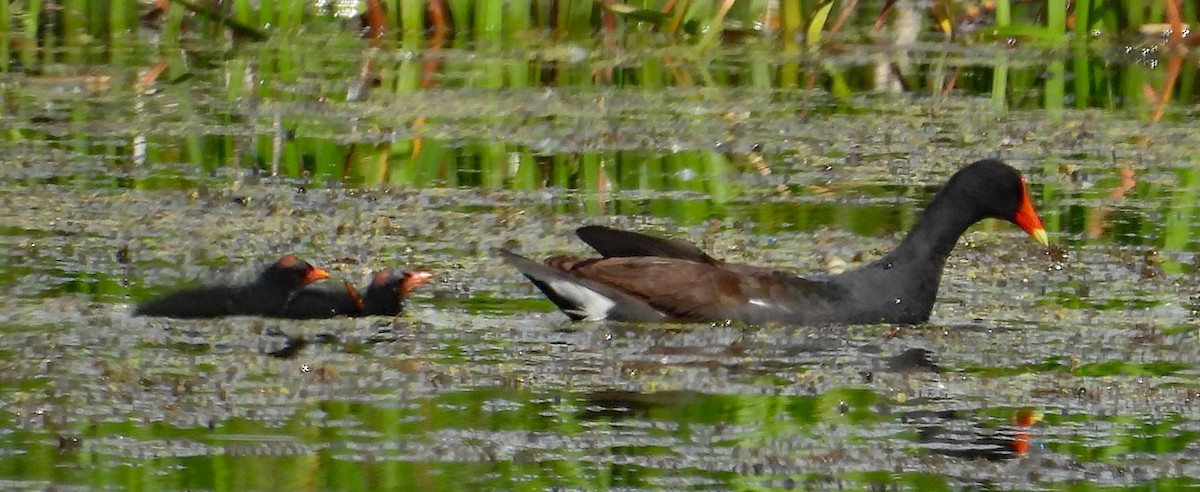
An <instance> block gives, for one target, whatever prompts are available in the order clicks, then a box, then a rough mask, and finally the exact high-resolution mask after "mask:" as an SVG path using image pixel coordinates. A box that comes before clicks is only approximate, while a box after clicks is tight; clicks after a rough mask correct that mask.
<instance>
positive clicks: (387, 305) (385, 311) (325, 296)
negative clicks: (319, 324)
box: [279, 268, 433, 319]
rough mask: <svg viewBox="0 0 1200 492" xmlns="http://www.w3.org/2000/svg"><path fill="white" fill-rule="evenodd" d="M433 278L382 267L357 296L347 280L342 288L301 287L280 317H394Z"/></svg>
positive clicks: (356, 292) (414, 272) (422, 273)
mask: <svg viewBox="0 0 1200 492" xmlns="http://www.w3.org/2000/svg"><path fill="white" fill-rule="evenodd" d="M431 278H433V274H431V273H429V272H424V271H419V270H418V271H411V272H400V273H396V272H395V271H394V270H392V269H391V268H384V269H383V270H380V271H378V272H375V275H374V276H373V277H372V279H371V284H370V285H368V286H367V290H366V294H365V295H360V294H359V291H358V289H356V288H354V285H353V284H351V283H350V282H346V283H345V288H344V289H337V290H327V289H316V288H308V289H301V290H300V291H298V292H296V293H295V295H293V296H292V299H291V301H290V302H288V305H287V308H286V309H284V310H283V312H282V313H280V315H279V317H281V318H292V319H321V318H333V317H335V316H350V317H358V316H396V315H398V314H400V313H401V312H402V311H403V310H404V298H405V297H408V295H409V294H410V293H412V291H414V290H416V288H417V287H420V286H421V284H424V283H425V282H428V281H429V279H431Z"/></svg>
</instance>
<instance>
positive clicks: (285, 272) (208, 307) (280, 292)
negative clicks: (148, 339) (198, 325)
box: [133, 254, 329, 318]
mask: <svg viewBox="0 0 1200 492" xmlns="http://www.w3.org/2000/svg"><path fill="white" fill-rule="evenodd" d="M328 276H329V273H328V272H326V271H325V270H323V269H320V268H317V267H315V266H312V265H310V264H308V262H306V261H304V260H301V259H300V258H298V257H296V255H291V254H289V255H284V256H283V257H282V258H279V260H277V261H276V262H275V263H274V264H272V265H271V266H269V267H267V269H266V270H264V271H263V272H262V273H261V274H259V276H258V278H257V279H255V280H254V281H253V282H251V283H249V284H245V285H214V286H206V287H198V288H195V289H185V290H181V291H177V292H172V293H170V294H167V295H165V296H163V297H160V298H158V299H154V300H151V301H147V302H144V303H142V304H139V305H138V306H137V308H136V309H135V310H134V311H133V315H134V316H166V317H171V318H215V317H219V316H237V315H247V316H279V315H280V313H282V312H283V311H284V309H285V308H286V307H287V305H288V302H289V301H290V300H291V298H292V296H293V295H294V294H295V293H296V291H298V290H300V288H301V287H304V286H305V285H308V284H311V283H313V282H316V281H318V280H321V279H323V278H326V277H328Z"/></svg>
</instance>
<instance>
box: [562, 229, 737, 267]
mask: <svg viewBox="0 0 1200 492" xmlns="http://www.w3.org/2000/svg"><path fill="white" fill-rule="evenodd" d="M575 235H576V236H579V239H582V240H583V242H585V243H587V244H588V246H591V247H592V249H595V250H596V251H597V252H599V253H600V254H602V255H604V256H605V257H618V256H621V257H633V256H657V257H664V258H679V259H682V260H691V261H694V262H697V263H707V264H709V265H719V264H721V261H720V260H718V259H716V258H713V257H711V256H708V255H707V254H705V253H704V252H703V251H701V250H700V248H697V247H696V245H694V244H692V243H689V242H687V241H683V240H680V239H665V238H661V237H655V236H647V235H645V234H640V233H637V232H630V231H622V230H620V229H613V228H611V227H604V226H585V227H580V228H579V229H576V230H575Z"/></svg>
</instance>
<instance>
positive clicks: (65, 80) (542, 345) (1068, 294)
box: [0, 38, 1200, 490]
mask: <svg viewBox="0 0 1200 492" xmlns="http://www.w3.org/2000/svg"><path fill="white" fill-rule="evenodd" d="M273 43H274V44H268V45H267V46H260V47H254V46H250V47H242V48H240V49H239V50H237V51H236V52H232V53H231V52H230V51H228V50H221V49H213V48H212V47H206V46H186V47H185V51H184V55H182V56H181V55H179V54H178V53H173V54H169V55H162V54H161V53H159V52H157V51H156V50H154V49H152V48H147V47H140V48H139V47H133V48H131V49H130V50H129V51H128V52H121V53H116V54H111V53H110V54H107V55H105V56H106V57H112V59H105V60H104V61H103V62H102V61H99V60H96V59H93V58H92V57H91V55H89V54H87V53H83V54H80V55H78V56H76V57H69V56H66V57H64V61H63V63H62V64H60V65H53V66H47V67H44V68H43V69H42V70H40V71H38V72H36V73H35V72H22V71H20V70H17V71H13V72H9V73H4V74H0V89H2V90H3V92H4V95H3V101H4V105H5V106H6V107H7V109H6V113H5V116H4V117H3V121H4V127H5V130H4V132H5V135H4V137H3V139H2V140H0V141H2V142H3V144H2V145H3V151H2V152H0V161H2V162H0V241H3V247H0V263H2V264H3V269H2V270H0V279H2V280H3V282H0V401H2V402H3V408H4V411H3V412H0V485H2V486H3V487H6V488H8V487H11V488H19V489H41V488H51V487H52V488H57V489H74V488H99V489H146V490H181V489H189V490H195V489H210V490H251V489H276V490H305V489H308V490H324V489H360V490H435V489H448V490H454V489H501V490H513V489H526V490H544V489H551V488H563V489H606V488H612V489H626V490H629V489H679V488H691V489H768V488H779V489H801V490H810V489H847V488H848V489H860V488H869V489H926V488H961V487H965V488H997V489H1059V488H1084V489H1090V488H1108V487H1121V486H1141V487H1146V488H1154V489H1173V488H1191V487H1196V486H1200V483H1198V482H1197V479H1196V478H1195V477H1200V337H1198V335H1200V332H1198V328H1200V326H1198V324H1197V320H1198V315H1197V310H1198V309H1200V306H1198V304H1200V298H1197V292H1198V285H1197V284H1198V283H1200V280H1198V278H1197V269H1198V268H1200V256H1197V252H1198V251H1200V242H1198V239H1197V238H1198V237H1200V225H1196V224H1197V219H1200V213H1198V211H1197V210H1198V207H1197V206H1198V203H1200V202H1198V200H1200V199H1198V192H1200V167H1198V162H1200V161H1198V158H1197V153H1196V149H1197V148H1198V147H1197V144H1196V142H1200V128H1198V127H1197V126H1196V124H1195V115H1196V114H1197V109H1196V106H1195V105H1194V102H1193V101H1192V99H1191V97H1192V96H1191V92H1192V91H1194V88H1192V86H1191V82H1184V87H1183V88H1182V89H1180V90H1179V91H1178V92H1177V93H1176V99H1175V100H1173V101H1171V102H1170V104H1166V105H1165V110H1164V113H1163V114H1160V115H1157V116H1156V117H1153V118H1152V117H1151V113H1154V112H1155V111H1157V110H1158V109H1160V107H1159V106H1156V105H1155V104H1153V103H1152V102H1146V101H1145V100H1141V99H1138V98H1139V97H1141V95H1142V94H1146V93H1148V92H1154V89H1156V88H1157V89H1159V93H1160V94H1161V87H1160V86H1158V85H1156V84H1159V83H1161V81H1162V79H1163V77H1164V76H1163V71H1164V70H1165V68H1164V66H1165V65H1166V64H1164V63H1158V61H1159V59H1157V58H1154V57H1153V56H1151V57H1149V58H1128V57H1126V56H1124V54H1123V52H1112V53H1106V52H1101V53H1086V54H1083V55H1080V54H1078V53H1076V54H1074V55H1072V56H1075V57H1077V58H1065V57H1064V55H1062V54H1060V53H1053V52H1041V51H1038V50H1036V49H1031V48H1010V47H1003V46H985V47H978V48H967V49H964V48H962V47H961V46H943V45H934V44H929V45H926V44H921V45H915V46H912V47H908V48H904V49H885V48H879V47H873V48H854V49H851V50H849V51H848V52H844V53H840V54H836V55H830V56H828V57H821V58H815V57H812V56H810V55H808V54H806V53H804V52H788V51H787V50H776V49H775V48H774V47H773V46H769V45H768V43H756V42H753V41H751V42H748V43H746V44H744V45H737V46H734V47H724V48H721V49H720V50H718V51H717V52H716V53H708V54H702V55H696V54H694V53H686V52H681V49H680V48H675V47H671V46H669V45H666V46H662V47H660V48H654V49H648V50H632V49H631V50H624V49H621V48H611V47H609V48H605V47H603V46H600V45H598V44H597V45H591V44H588V43H570V42H561V41H550V40H547V41H546V42H545V43H544V44H536V46H537V48H536V49H535V48H528V49H519V48H518V49H513V50H505V51H502V50H476V49H472V48H470V47H463V48H445V49H438V50H436V51H422V50H405V49H398V50H391V51H389V50H383V51H380V52H374V53H370V54H367V53H364V52H362V50H361V47H359V48H355V49H350V48H347V47H339V46H323V45H320V44H319V43H316V42H314V41H312V40H311V39H307V38H306V39H289V40H287V41H278V42H273ZM651 46H653V43H651ZM1078 57H1082V61H1081V60H1080V58H1078ZM1191 57H1192V59H1191V60H1190V61H1189V62H1188V64H1189V65H1190V68H1188V69H1186V70H1187V71H1185V72H1184V73H1185V76H1184V78H1185V80H1186V79H1187V78H1188V77H1190V80H1191V81H1192V82H1194V80H1195V69H1194V65H1195V63H1194V58H1195V56H1194V54H1193V55H1192V56H1191ZM160 63H161V64H162V66H161V67H159V68H160V69H165V70H164V71H163V75H162V76H160V77H158V78H157V79H156V80H153V81H151V82H149V83H148V82H147V78H146V77H145V75H144V74H145V73H146V71H147V70H149V69H151V67H154V66H156V65H158V64H160ZM1071 64H1074V65H1071ZM368 65H372V66H373V68H372V70H374V71H375V72H374V73H376V74H377V75H372V76H369V77H365V78H364V77H363V76H362V72H363V71H362V70H360V68H361V67H364V66H368ZM1067 65H1070V66H1072V67H1073V70H1074V72H1073V73H1074V76H1073V77H1074V78H1072V77H1065V76H1064V75H1063V74H1064V72H1063V70H1062V69H1063V67H1064V66H1067ZM881 66H883V67H889V68H887V69H885V70H882V71H881V70H879V67H881ZM430 67H434V68H433V69H432V70H431V69H430ZM1056 67H1057V68H1056ZM1001 69H1003V70H1004V74H1006V75H998V72H1000V71H1001ZM806 71H808V73H811V74H818V75H819V76H820V77H821V80H822V81H823V83H821V84H816V86H815V87H812V88H808V87H807V86H806V84H805V83H804V78H805V76H804V74H805V73H806ZM881 73H883V74H887V73H892V74H896V73H904V74H907V75H905V76H904V77H902V78H901V79H900V80H898V81H896V80H893V81H892V82H891V83H880V82H879V81H878V79H877V78H876V77H877V76H878V75H879V74H881ZM798 74H799V75H798ZM830 74H833V75H830ZM1087 74H1090V77H1091V78H1090V79H1088V81H1086V82H1085V87H1082V88H1081V86H1080V85H1078V78H1080V77H1084V76H1085V75H1087ZM947 77H955V78H957V80H958V82H957V86H956V87H955V88H954V89H953V90H948V91H941V90H930V89H929V87H930V86H937V87H943V86H944V85H943V84H944V82H945V79H946V78H947ZM830 78H835V79H837V80H839V81H840V82H837V83H833V84H828V83H825V82H828V80H829V79H830ZM998 80H999V81H1007V82H1008V83H1009V84H1011V88H1010V90H1008V91H1007V92H1006V91H1001V92H1000V94H999V97H997V94H996V93H995V92H994V87H995V85H996V82H997V81H998ZM843 82H844V83H845V85H840V84H842V83H843ZM831 85H832V86H833V87H831ZM893 86H894V87H893ZM889 87H892V88H891V89H888V88H889ZM1063 87H1068V88H1072V89H1071V90H1070V91H1068V92H1070V95H1073V97H1069V96H1063V95H1062V94H1061V91H1062V90H1063ZM1146 87H1149V88H1150V89H1149V90H1147V89H1145V88H1146ZM1056 91H1058V92H1057V93H1058V95H1057V96H1054V94H1056ZM1084 92H1086V93H1084ZM1097 94H1099V95H1097ZM1147 97H1148V96H1147ZM1152 119H1153V120H1154V121H1153V122H1150V121H1151V120H1152ZM983 157H999V158H1002V159H1005V160H1006V161H1008V162H1009V163H1011V164H1013V165H1014V166H1015V167H1017V168H1019V169H1021V170H1022V171H1023V172H1024V173H1025V175H1026V178H1027V180H1028V181H1029V183H1030V185H1031V192H1032V194H1033V197H1034V204H1035V207H1036V208H1037V209H1038V211H1039V212H1040V214H1041V216H1042V218H1043V220H1044V221H1045V223H1046V226H1047V229H1048V231H1049V233H1050V237H1051V242H1052V243H1053V246H1052V247H1051V248H1050V249H1049V250H1047V249H1045V248H1041V247H1040V246H1038V245H1037V244H1036V243H1035V242H1034V241H1033V240H1031V239H1030V238H1028V237H1027V236H1025V235H1024V233H1022V232H1021V231H1020V230H1019V229H1017V228H1016V227H1015V226H1013V225H1011V224H1008V223H1003V222H998V221H987V222H984V223H981V224H980V225H978V226H976V227H974V228H972V229H971V230H970V231H969V232H968V233H967V234H966V235H965V236H964V237H963V238H962V239H961V240H960V242H959V244H958V246H957V248H956V249H955V251H954V253H953V255H952V256H951V258H950V261H949V264H948V265H947V268H946V271H945V275H944V279H943V283H942V286H941V290H940V295H939V298H938V303H937V305H936V306H935V309H934V313H933V317H932V319H931V321H930V322H929V323H928V324H923V325H919V326H890V325H874V326H853V327H848V326H823V327H802V326H774V325H765V326H749V325H742V324H738V323H721V324H715V325H714V324H684V325H662V326H659V325H628V324H614V323H570V322H568V321H567V318H566V317H565V316H563V315H562V314H561V313H558V312H557V311H556V310H555V309H554V306H553V305H552V304H551V303H550V302H548V301H546V300H545V299H544V298H542V297H541V295H540V294H539V293H538V292H537V291H536V290H535V289H534V288H533V287H532V286H531V285H530V284H529V283H528V282H526V281H525V279H524V278H523V277H521V276H520V275H519V274H518V273H517V272H516V271H515V270H513V269H512V268H509V267H507V266H506V265H504V264H502V262H501V261H499V260H498V259H497V258H496V257H494V256H493V255H492V254H490V253H489V250H490V249H491V248H493V247H506V248H510V249H513V250H515V251H518V252H521V253H523V254H528V255H530V256H535V257H536V256H544V255H547V254H552V253H563V252H571V253H584V252H585V251H586V248H585V246H584V245H583V244H582V243H581V242H580V241H578V240H576V239H574V237H573V234H572V231H573V229H574V228H575V227H578V226H580V225H584V224H604V225H611V226H616V227H621V228H628V229H632V230H637V231H641V232H646V233H650V234H656V235H663V236H669V237H674V238H681V239H686V240H689V241H692V242H695V243H697V244H700V245H702V248H703V249H704V250H705V251H706V252H708V253H709V254H711V255H713V256H716V257H719V258H725V259H729V260H732V261H738V262H748V263H755V264H761V265H767V266H772V267H777V268H781V269H790V270H793V271H796V272H801V273H803V272H814V273H824V272H830V271H835V270H837V269H839V268H845V267H853V266H854V265H855V264H858V263H861V262H863V261H870V260H871V259H872V258H876V257H879V256H880V255H882V254H884V253H885V252H886V251H888V249H889V248H891V247H892V246H893V245H895V244H896V243H897V242H898V241H899V239H900V238H901V237H902V236H903V234H904V232H905V231H906V230H907V229H908V228H909V227H910V226H911V225H912V224H913V223H914V221H915V220H916V217H917V216H918V214H919V213H920V210H921V209H922V207H923V205H924V204H925V203H926V201H927V200H928V199H929V198H930V197H931V196H932V194H933V193H934V192H935V191H936V189H937V187H938V186H939V185H940V184H941V183H942V182H943V181H944V180H945V179H946V178H947V177H948V176H949V175H950V174H952V173H953V172H954V171H955V169H957V167H959V166H961V165H963V164H965V163H967V162H970V161H973V160H976V159H979V158H983ZM289 252H294V253H297V254H298V255H300V256H301V257H303V258H305V259H307V260H309V261H311V262H313V263H316V264H318V265H321V266H323V267H326V268H327V269H328V270H330V272H331V273H332V278H331V279H330V280H329V281H328V282H336V283H337V284H338V285H340V283H341V282H342V281H344V280H350V281H353V282H354V283H356V284H358V285H364V284H365V283H366V281H367V279H368V278H369V274H370V272H371V271H373V270H377V269H379V268H383V267H386V266H392V267H398V268H405V269H407V268H421V269H426V270H430V271H432V272H434V273H435V275H436V277H435V279H434V280H433V281H432V282H431V283H429V284H427V285H425V286H424V287H423V288H421V289H420V290H419V291H418V292H417V293H416V294H415V295H414V296H413V297H412V298H411V299H410V300H409V302H408V304H407V310H406V312H405V313H403V314H402V315H401V316H399V317H396V318H394V319H393V318H383V317H373V318H358V319H332V320H320V321H289V320H274V319H257V318H246V317H235V318H228V319H218V320H170V319H161V318H133V317H130V307H131V306H132V305H133V304H135V303H137V302H138V301H140V300H144V299H147V298H149V297H152V296H154V295H157V294H161V293H165V292H168V291H171V290H173V289H177V288H180V287H183V286H189V285H195V284H197V283H204V282H221V281H224V282H234V281H239V280H246V279H248V278H250V277H253V276H254V275H255V273H256V272H257V271H259V270H260V269H261V268H263V266H264V265H266V264H269V263H270V262H271V261H273V260H274V259H275V258H278V257H279V256H280V255H282V254H285V253H289Z"/></svg>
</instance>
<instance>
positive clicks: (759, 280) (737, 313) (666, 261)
mask: <svg viewBox="0 0 1200 492" xmlns="http://www.w3.org/2000/svg"><path fill="white" fill-rule="evenodd" d="M547 263H548V264H550V265H552V266H555V267H557V268H562V269H564V270H567V271H569V272H570V273H571V274H573V275H575V276H577V277H580V278H585V279H588V280H591V281H594V282H597V283H600V284H604V285H607V286H609V287H612V288H615V289H618V290H620V291H622V292H625V293H627V294H629V295H632V296H634V297H636V298H639V299H643V300H645V301H646V303H647V304H649V305H651V306H653V307H654V308H655V309H657V310H659V311H662V312H664V313H667V314H668V315H669V316H671V317H672V318H675V319H677V320H723V319H738V320H743V321H747V322H757V321H762V320H781V319H803V318H805V317H806V315H805V313H804V311H806V310H807V309H808V307H807V305H808V304H813V306H812V308H813V309H818V310H819V309H823V307H822V306H823V305H825V304H827V300H828V298H829V297H830V295H836V293H835V292H833V291H832V290H831V289H830V286H829V285H828V284H827V283H825V282H820V281H813V280H808V279H804V278H800V277H795V276H792V275H789V274H786V273H783V272H775V271H771V270H767V269H760V268H746V269H737V271H731V270H728V269H725V268H722V267H719V266H715V265H709V264H705V263H697V262H694V261H688V260H681V259H677V258H663V257H614V258H598V259H587V260H583V259H578V258H566V257H557V258H551V259H550V260H547Z"/></svg>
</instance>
